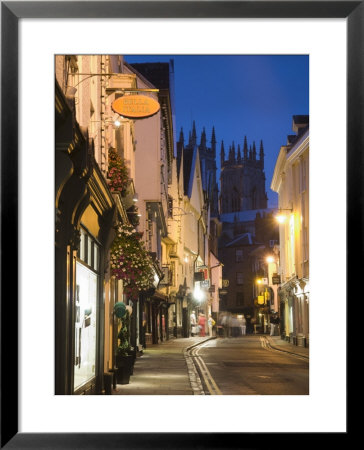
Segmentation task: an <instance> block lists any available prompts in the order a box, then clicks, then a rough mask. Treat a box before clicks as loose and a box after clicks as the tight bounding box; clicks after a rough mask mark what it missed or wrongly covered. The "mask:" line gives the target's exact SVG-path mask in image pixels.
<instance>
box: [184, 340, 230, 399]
mask: <svg viewBox="0 0 364 450" xmlns="http://www.w3.org/2000/svg"><path fill="white" fill-rule="evenodd" d="M204 345H205V344H202V345H201V346H199V347H195V348H193V349H192V351H191V353H192V355H193V356H194V362H195V363H197V365H198V366H199V368H200V372H201V375H202V378H203V379H204V381H205V383H206V386H207V389H208V390H209V392H210V395H222V392H221V391H220V389H219V387H218V385H217V384H216V382H215V380H214V379H213V378H212V375H211V373H210V371H209V369H208V368H207V366H206V364H205V361H204V360H203V359H202V357H201V356H200V355H199V354H198V352H199V351H200V349H201V348H202V347H203V346H204Z"/></svg>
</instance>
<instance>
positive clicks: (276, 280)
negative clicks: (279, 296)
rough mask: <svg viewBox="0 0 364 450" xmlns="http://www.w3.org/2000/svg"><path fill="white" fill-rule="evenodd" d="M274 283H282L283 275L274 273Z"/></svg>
mask: <svg viewBox="0 0 364 450" xmlns="http://www.w3.org/2000/svg"><path fill="white" fill-rule="evenodd" d="M272 283H273V284H281V276H280V275H273V276H272Z"/></svg>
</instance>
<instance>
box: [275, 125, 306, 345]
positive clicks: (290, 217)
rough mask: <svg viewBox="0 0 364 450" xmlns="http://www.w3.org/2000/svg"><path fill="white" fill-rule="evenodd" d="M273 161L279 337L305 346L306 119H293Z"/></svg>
mask: <svg viewBox="0 0 364 450" xmlns="http://www.w3.org/2000/svg"><path fill="white" fill-rule="evenodd" d="M292 128H293V131H294V132H295V133H296V134H295V135H290V136H288V139H287V144H286V145H284V146H282V147H281V149H280V152H279V155H278V158H277V162H276V166H275V169H274V174H273V178H272V183H271V188H272V189H273V190H274V191H275V192H277V193H278V196H279V208H280V209H281V211H282V213H284V215H283V217H282V221H281V224H280V228H279V235H280V272H281V283H282V284H281V286H280V299H281V302H280V309H281V333H282V335H283V337H284V338H285V339H287V340H289V341H290V342H293V343H294V344H297V345H301V346H308V343H309V296H310V287H309V117H308V116H293V123H292Z"/></svg>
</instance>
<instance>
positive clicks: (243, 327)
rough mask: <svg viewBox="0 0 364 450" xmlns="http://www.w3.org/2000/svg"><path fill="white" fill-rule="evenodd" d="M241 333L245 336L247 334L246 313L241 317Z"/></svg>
mask: <svg viewBox="0 0 364 450" xmlns="http://www.w3.org/2000/svg"><path fill="white" fill-rule="evenodd" d="M241 334H242V335H243V336H245V335H246V319H245V316H244V314H243V315H242V317H241Z"/></svg>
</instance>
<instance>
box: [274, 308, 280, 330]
mask: <svg viewBox="0 0 364 450" xmlns="http://www.w3.org/2000/svg"><path fill="white" fill-rule="evenodd" d="M280 322H281V320H280V318H279V315H278V313H276V316H275V327H274V331H275V332H276V333H278V335H279V324H280Z"/></svg>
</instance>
